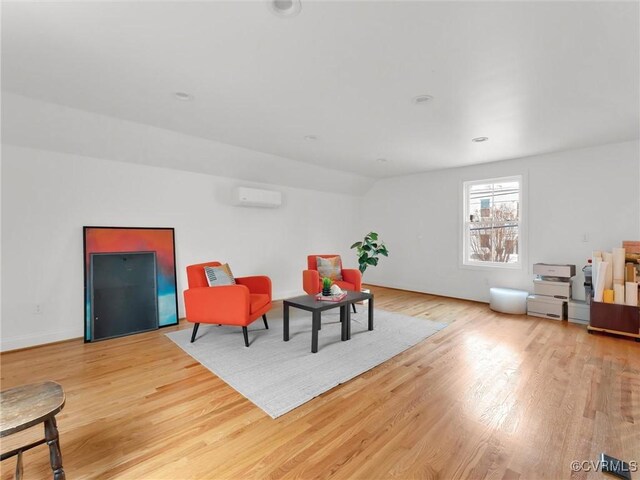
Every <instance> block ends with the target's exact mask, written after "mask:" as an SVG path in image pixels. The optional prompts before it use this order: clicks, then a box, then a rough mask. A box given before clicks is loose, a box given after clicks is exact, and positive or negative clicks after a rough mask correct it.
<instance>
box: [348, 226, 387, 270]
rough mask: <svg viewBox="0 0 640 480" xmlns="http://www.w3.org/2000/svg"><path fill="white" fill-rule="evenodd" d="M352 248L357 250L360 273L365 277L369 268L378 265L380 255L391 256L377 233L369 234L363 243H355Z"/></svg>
mask: <svg viewBox="0 0 640 480" xmlns="http://www.w3.org/2000/svg"><path fill="white" fill-rule="evenodd" d="M351 248H355V249H356V252H357V254H358V265H359V269H360V273H362V274H363V275H364V271H365V270H366V269H367V267H369V266H372V267H375V266H376V265H378V257H379V255H383V256H385V257H388V256H389V250H387V247H386V245H385V244H384V242H383V241H382V240H380V239H379V238H378V234H377V233H376V232H369V233H367V234H366V235H365V237H364V239H363V240H362V241H361V242H356V243H354V244H353V245H351Z"/></svg>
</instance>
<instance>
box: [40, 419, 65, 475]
mask: <svg viewBox="0 0 640 480" xmlns="http://www.w3.org/2000/svg"><path fill="white" fill-rule="evenodd" d="M44 438H45V440H46V441H47V445H49V460H50V461H51V470H53V480H65V479H66V476H65V474H64V470H63V469H62V453H61V452H60V442H59V440H58V427H57V425H56V417H49V418H47V419H46V420H45V421H44Z"/></svg>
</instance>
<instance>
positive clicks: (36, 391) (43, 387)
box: [0, 382, 65, 480]
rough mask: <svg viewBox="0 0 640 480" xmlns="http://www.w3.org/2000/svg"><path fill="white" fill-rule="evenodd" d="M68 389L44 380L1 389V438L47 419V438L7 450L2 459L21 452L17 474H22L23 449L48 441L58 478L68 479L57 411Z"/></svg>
mask: <svg viewBox="0 0 640 480" xmlns="http://www.w3.org/2000/svg"><path fill="white" fill-rule="evenodd" d="M64 401H65V397H64V390H62V386H60V385H58V384H57V383H55V382H41V383H32V384H30V385H24V386H22V387H16V388H10V389H8V390H4V391H2V392H0V438H1V437H5V436H7V435H11V434H12V433H17V432H20V431H22V430H26V429H27V428H30V427H33V426H34V425H37V424H38V423H40V422H44V438H43V439H42V440H38V441H37V442H34V443H31V444H29V445H25V446H24V447H20V448H16V449H15V450H11V451H10V452H7V453H3V454H2V456H0V460H4V459H6V458H9V457H13V456H14V455H18V463H17V464H16V478H17V479H21V478H22V452H24V451H26V450H29V449H30V448H33V447H37V446H38V445H42V444H43V443H45V442H46V444H47V445H49V457H50V461H51V469H52V470H53V478H54V480H65V475H64V470H63V469H62V454H61V453H60V443H59V441H58V428H57V426H56V414H57V413H58V412H59V411H60V410H62V407H64Z"/></svg>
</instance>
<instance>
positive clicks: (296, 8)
mask: <svg viewBox="0 0 640 480" xmlns="http://www.w3.org/2000/svg"><path fill="white" fill-rule="evenodd" d="M267 5H268V6H269V10H271V12H272V13H273V14H275V15H277V16H279V17H285V18H291V17H295V16H296V15H298V14H299V13H300V11H301V10H302V4H301V3H300V0H267Z"/></svg>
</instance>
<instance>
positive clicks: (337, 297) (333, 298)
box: [316, 292, 347, 302]
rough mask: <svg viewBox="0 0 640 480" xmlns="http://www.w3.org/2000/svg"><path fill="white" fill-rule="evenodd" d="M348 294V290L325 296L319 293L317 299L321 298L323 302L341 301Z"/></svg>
mask: <svg viewBox="0 0 640 480" xmlns="http://www.w3.org/2000/svg"><path fill="white" fill-rule="evenodd" d="M346 296H347V293H346V292H342V293H340V294H338V295H329V296H324V295H322V293H318V294H317V295H316V300H319V301H321V302H339V301H340V300H343V299H344V297H346Z"/></svg>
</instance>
